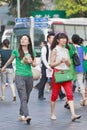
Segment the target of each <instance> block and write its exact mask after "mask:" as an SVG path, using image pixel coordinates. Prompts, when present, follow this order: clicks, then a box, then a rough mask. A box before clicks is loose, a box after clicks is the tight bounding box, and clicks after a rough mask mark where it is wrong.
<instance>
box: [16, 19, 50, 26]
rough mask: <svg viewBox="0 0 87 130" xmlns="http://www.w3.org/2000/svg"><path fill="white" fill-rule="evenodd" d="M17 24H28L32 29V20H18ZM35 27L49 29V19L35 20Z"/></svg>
mask: <svg viewBox="0 0 87 130" xmlns="http://www.w3.org/2000/svg"><path fill="white" fill-rule="evenodd" d="M15 22H16V23H25V24H26V23H27V24H26V25H28V27H30V22H31V18H16V19H15ZM34 27H40V28H47V27H48V18H34Z"/></svg>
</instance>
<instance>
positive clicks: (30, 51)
mask: <svg viewBox="0 0 87 130" xmlns="http://www.w3.org/2000/svg"><path fill="white" fill-rule="evenodd" d="M23 36H26V37H28V41H29V44H28V53H29V54H30V55H31V57H32V59H34V53H33V49H32V42H31V38H30V36H29V35H27V34H23V35H22V36H21V37H20V40H21V38H22V37H23ZM18 51H19V54H20V56H19V58H20V59H22V58H23V57H24V51H23V49H22V45H21V44H20V45H19V48H18Z"/></svg>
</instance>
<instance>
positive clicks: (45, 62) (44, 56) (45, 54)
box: [35, 32, 55, 100]
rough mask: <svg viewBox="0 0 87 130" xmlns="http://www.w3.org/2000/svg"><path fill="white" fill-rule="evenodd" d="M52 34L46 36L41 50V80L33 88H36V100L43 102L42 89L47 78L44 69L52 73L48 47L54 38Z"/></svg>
mask: <svg viewBox="0 0 87 130" xmlns="http://www.w3.org/2000/svg"><path fill="white" fill-rule="evenodd" d="M54 35H55V34H54V33H53V32H50V33H49V34H48V36H47V44H45V45H44V46H43V47H42V49H41V64H42V65H41V74H42V76H41V78H40V82H39V83H38V84H37V85H36V86H35V88H38V99H40V100H45V99H46V98H45V97H44V88H45V84H46V82H47V77H46V69H48V70H49V71H52V68H51V67H50V65H49V63H50V61H49V60H50V46H51V43H52V41H53V38H54Z"/></svg>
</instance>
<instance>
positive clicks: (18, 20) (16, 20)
mask: <svg viewBox="0 0 87 130" xmlns="http://www.w3.org/2000/svg"><path fill="white" fill-rule="evenodd" d="M15 22H16V23H20V22H22V23H23V22H24V23H25V22H30V18H16V19H15Z"/></svg>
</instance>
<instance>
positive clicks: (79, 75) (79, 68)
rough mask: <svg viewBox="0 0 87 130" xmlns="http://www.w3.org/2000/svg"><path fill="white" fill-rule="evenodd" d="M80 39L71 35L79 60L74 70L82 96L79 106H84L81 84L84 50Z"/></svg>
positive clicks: (82, 84) (75, 35) (83, 90)
mask: <svg viewBox="0 0 87 130" xmlns="http://www.w3.org/2000/svg"><path fill="white" fill-rule="evenodd" d="M80 40H81V38H80V36H79V35H77V34H73V36H72V42H73V45H74V47H75V48H76V51H77V53H78V56H79V59H80V65H78V66H75V70H76V79H77V83H78V86H77V87H79V88H80V93H81V96H82V100H81V105H82V106H85V102H86V98H85V86H84V83H83V76H84V49H83V47H82V43H81V41H80Z"/></svg>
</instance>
